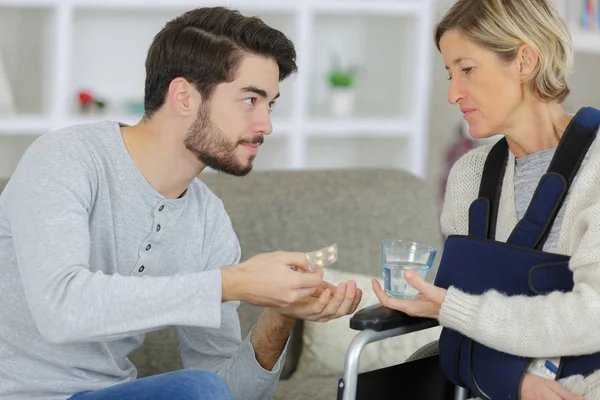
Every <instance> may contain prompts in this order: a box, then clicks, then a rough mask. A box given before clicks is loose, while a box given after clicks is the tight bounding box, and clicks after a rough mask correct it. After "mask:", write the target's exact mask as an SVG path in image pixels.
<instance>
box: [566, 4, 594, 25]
mask: <svg viewBox="0 0 600 400" xmlns="http://www.w3.org/2000/svg"><path fill="white" fill-rule="evenodd" d="M567 4H568V7H567V9H566V10H565V11H566V14H567V15H566V18H567V21H568V22H569V25H571V26H572V27H573V28H575V29H577V30H579V31H584V32H600V0H576V1H573V0H568V2H567Z"/></svg>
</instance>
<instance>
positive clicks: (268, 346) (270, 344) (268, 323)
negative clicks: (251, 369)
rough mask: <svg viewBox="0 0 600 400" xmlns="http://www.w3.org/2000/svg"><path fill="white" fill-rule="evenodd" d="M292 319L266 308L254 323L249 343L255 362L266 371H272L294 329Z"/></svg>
mask: <svg viewBox="0 0 600 400" xmlns="http://www.w3.org/2000/svg"><path fill="white" fill-rule="evenodd" d="M294 321H295V320H294V319H292V318H289V317H285V316H283V315H281V314H279V313H277V312H276V311H274V310H273V309H272V308H267V309H266V310H265V311H264V312H263V313H262V314H261V316H260V318H259V319H258V321H257V322H256V326H255V327H254V330H253V332H252V336H251V338H250V343H252V347H254V351H255V353H256V361H258V363H259V364H260V365H261V366H262V367H263V368H264V369H266V370H268V371H270V370H271V369H273V367H274V366H275V364H276V363H277V361H278V360H279V358H280V357H281V354H282V353H283V350H284V348H285V346H286V344H287V341H288V339H289V337H290V335H291V333H292V329H293V328H294Z"/></svg>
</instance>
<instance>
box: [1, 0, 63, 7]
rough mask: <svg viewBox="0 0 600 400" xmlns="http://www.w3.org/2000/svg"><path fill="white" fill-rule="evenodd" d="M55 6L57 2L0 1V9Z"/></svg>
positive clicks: (42, 0) (50, 0)
mask: <svg viewBox="0 0 600 400" xmlns="http://www.w3.org/2000/svg"><path fill="white" fill-rule="evenodd" d="M57 4H58V3H57V0H0V8H5V7H15V8H16V7H18V8H50V7H54V6H56V5H57Z"/></svg>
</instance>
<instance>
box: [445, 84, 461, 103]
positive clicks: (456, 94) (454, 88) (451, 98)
mask: <svg viewBox="0 0 600 400" xmlns="http://www.w3.org/2000/svg"><path fill="white" fill-rule="evenodd" d="M463 97H464V89H463V88H462V85H461V84H460V82H459V80H458V79H451V80H450V86H448V103H450V104H457V103H458V102H459V101H460V100H461V99H462V98H463Z"/></svg>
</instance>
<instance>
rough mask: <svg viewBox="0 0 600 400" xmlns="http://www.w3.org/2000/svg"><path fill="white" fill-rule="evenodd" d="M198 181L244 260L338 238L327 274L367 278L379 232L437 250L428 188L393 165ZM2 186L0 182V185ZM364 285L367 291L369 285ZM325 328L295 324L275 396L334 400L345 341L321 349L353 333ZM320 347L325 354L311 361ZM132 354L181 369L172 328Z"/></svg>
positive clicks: (376, 269)
mask: <svg viewBox="0 0 600 400" xmlns="http://www.w3.org/2000/svg"><path fill="white" fill-rule="evenodd" d="M201 179H202V180H203V181H204V182H205V183H206V184H207V185H208V186H209V187H210V188H211V189H212V190H213V191H214V192H215V193H216V194H217V195H218V196H219V197H221V199H222V200H223V202H224V204H225V207H226V209H227V211H228V213H229V215H230V217H231V219H232V222H233V226H234V229H235V230H236V232H237V234H238V237H239V239H240V242H241V246H242V252H243V254H242V258H243V259H245V258H248V257H250V256H253V255H255V254H258V253H261V252H266V251H272V250H277V249H285V250H298V251H312V250H315V249H318V248H321V247H323V246H326V245H329V244H331V243H337V244H338V246H339V261H338V262H337V263H336V264H334V265H332V266H331V268H332V270H331V273H332V274H333V271H334V270H335V271H336V273H337V275H336V276H338V277H340V276H341V277H345V276H344V275H343V274H344V273H348V274H349V275H348V276H351V277H353V276H359V277H360V276H364V277H365V278H368V277H370V276H374V277H379V276H380V275H381V266H380V242H381V240H382V239H383V238H404V239H411V240H415V241H420V242H425V243H429V244H431V245H433V246H435V247H437V248H441V235H440V232H439V227H438V219H437V211H436V207H435V198H434V195H433V193H431V192H430V191H429V190H428V188H427V186H426V185H425V184H424V182H423V181H421V180H419V179H417V178H415V177H414V176H412V175H410V174H408V173H406V172H403V171H400V170H374V169H371V170H369V169H364V170H329V171H310V170H309V171H269V172H266V171H265V172H262V171H260V172H259V171H255V172H253V173H251V174H250V175H249V176H247V177H244V178H235V177H230V176H225V175H222V174H216V173H204V174H202V175H201ZM3 186H4V185H3V183H2V182H0V190H1V189H2V188H3ZM438 260H439V257H438ZM434 270H435V268H434ZM340 274H341V275H340ZM434 274H435V271H433V272H432V273H431V274H430V275H429V279H431V278H432V277H433V276H434ZM363 289H364V290H365V293H367V294H368V292H369V291H370V288H368V287H367V288H363ZM260 312H261V309H259V308H257V307H252V306H249V305H245V304H242V305H241V306H240V309H239V314H240V319H241V323H242V332H241V334H242V335H244V336H245V335H246V334H247V332H248V331H249V330H250V328H251V327H252V325H253V324H254V322H255V321H256V319H257V317H258V315H259V313H260ZM341 323H342V324H345V323H346V322H345V321H342V322H341ZM326 324H330V325H323V324H319V325H315V324H314V323H310V324H309V323H305V324H303V323H298V324H297V326H296V329H295V331H294V334H293V339H292V342H291V347H290V351H289V354H288V357H287V360H286V364H285V368H284V371H283V373H282V378H281V379H282V380H281V382H280V385H279V387H278V389H277V391H276V394H275V397H274V398H275V399H277V400H279V399H281V400H283V399H285V400H295V399H335V397H336V392H337V379H338V378H340V377H341V374H340V372H341V371H342V369H343V356H344V347H343V346H342V347H339V348H337V349H336V352H335V353H332V352H327V351H328V350H331V347H334V346H339V344H340V343H344V342H340V341H341V340H342V339H341V338H340V337H338V336H337V335H341V336H348V335H349V336H350V337H351V336H352V335H354V334H355V332H353V331H351V330H350V329H349V328H347V329H346V326H347V325H344V326H341V327H340V321H338V322H337V325H336V327H337V328H336V329H337V332H338V333H335V334H334V333H328V331H327V329H328V328H329V327H331V326H334V325H333V323H332V322H328V323H326ZM308 327H310V329H308ZM307 332H308V333H307ZM310 332H313V333H314V335H317V333H316V332H320V333H319V334H318V335H319V337H311V336H310ZM333 336H335V337H333ZM434 338H435V334H433V336H432V334H429V336H428V337H425V338H423V339H422V340H420V341H417V342H418V343H413V344H412V345H411V346H412V347H411V348H410V349H406V352H402V351H397V350H398V347H396V350H394V351H392V352H391V353H392V354H387V355H386V356H387V357H388V359H389V357H390V356H391V357H394V354H396V352H397V353H398V357H397V358H398V360H397V361H398V362H402V361H404V359H405V356H406V354H408V353H410V352H412V351H413V350H415V349H416V347H418V346H420V345H422V344H424V343H425V342H429V341H430V339H434ZM400 345H401V346H402V344H400ZM319 346H321V347H320V348H319ZM387 352H388V353H390V351H387ZM321 353H322V354H326V357H327V359H326V360H323V359H322V360H321V361H324V362H321V364H319V365H316V363H317V361H319V360H318V359H319V354H321ZM401 353H402V354H401ZM331 354H333V355H331ZM131 359H132V361H133V362H134V363H135V364H136V366H137V368H138V375H139V376H147V375H152V374H157V373H161V372H165V371H169V370H174V369H179V368H181V360H180V356H179V349H178V344H177V338H176V334H175V330H174V329H164V330H161V331H156V332H152V333H149V334H148V335H147V336H146V339H145V342H144V346H143V347H142V348H141V349H140V350H138V351H136V352H135V353H133V354H132V355H131ZM315 360H316V361H315ZM311 362H312V363H313V364H314V365H311ZM300 370H302V371H300Z"/></svg>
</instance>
